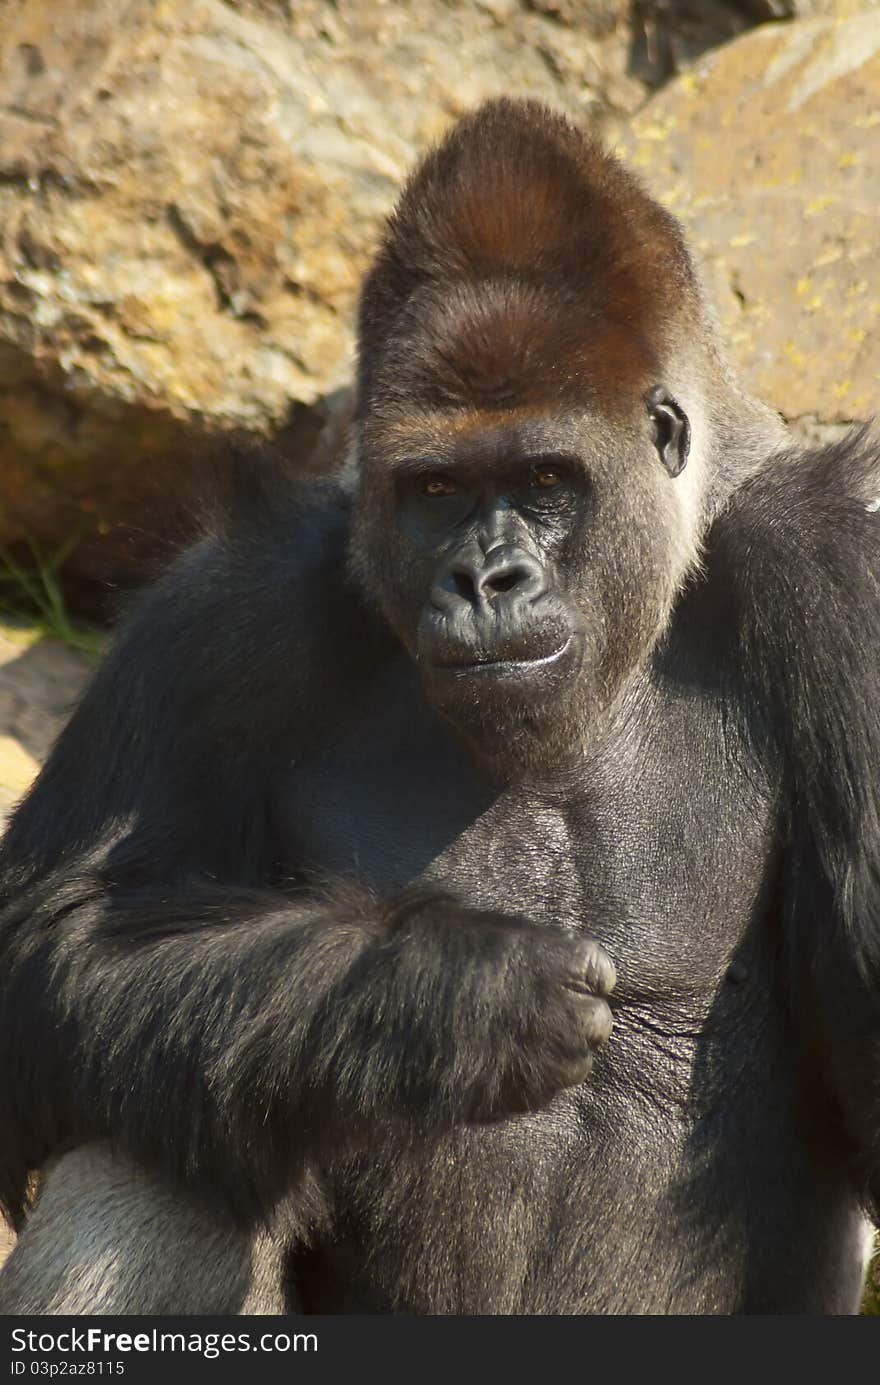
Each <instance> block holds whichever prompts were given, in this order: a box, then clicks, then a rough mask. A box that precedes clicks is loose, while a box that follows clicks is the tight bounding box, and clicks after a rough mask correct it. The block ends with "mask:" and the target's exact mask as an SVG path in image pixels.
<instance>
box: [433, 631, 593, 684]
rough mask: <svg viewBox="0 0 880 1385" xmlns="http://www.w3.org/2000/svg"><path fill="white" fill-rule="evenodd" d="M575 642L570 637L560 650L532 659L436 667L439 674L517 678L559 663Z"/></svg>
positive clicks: (474, 661) (484, 660)
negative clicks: (482, 674)
mask: <svg viewBox="0 0 880 1385" xmlns="http://www.w3.org/2000/svg"><path fill="white" fill-rule="evenodd" d="M573 641H574V636H573V635H569V636H568V638H567V639H566V640H564V641H563V643H562V644H561V645H560V646H559V648H558V649H554V650H552V651H551V652H550V653H549V654H540V655H537V656H536V657H535V658H531V659H510V658H503V659H493V658H490V657H487V658H481V659H466V660H457V661H455V662H454V663H439V664H435V665H434V669H435V670H436V672H438V673H464V674H470V673H477V674H480V673H488V674H490V675H494V676H495V677H505V676H507V675H513V676H516V675H517V674H522V673H537V672H538V671H539V670H541V669H544V668H550V667H551V665H553V664H555V663H558V662H559V660H560V659H563V658H564V657H565V655H566V654H567V653H568V651H569V649H570V648H571V645H572V643H573Z"/></svg>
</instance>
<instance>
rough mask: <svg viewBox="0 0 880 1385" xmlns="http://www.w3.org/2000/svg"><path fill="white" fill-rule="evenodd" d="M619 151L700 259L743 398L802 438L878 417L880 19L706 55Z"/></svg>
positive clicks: (811, 29) (795, 32) (766, 38)
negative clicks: (771, 411) (746, 394)
mask: <svg viewBox="0 0 880 1385" xmlns="http://www.w3.org/2000/svg"><path fill="white" fill-rule="evenodd" d="M621 152H622V153H623V154H624V156H626V157H629V158H630V159H631V160H632V161H633V163H634V164H635V166H636V167H637V168H638V169H639V170H640V171H641V172H642V174H643V176H644V177H645V179H646V181H647V183H648V184H649V185H650V187H651V189H652V191H653V192H654V193H656V194H657V195H658V196H659V197H660V198H661V199H662V200H663V201H664V202H665V203H666V205H667V206H669V207H670V208H671V210H672V211H674V212H675V213H676V214H677V215H678V216H680V217H681V219H682V221H683V222H684V224H685V226H686V228H687V230H688V232H689V234H690V235H691V237H692V238H693V240H694V242H695V244H696V245H697V247H698V249H699V251H700V252H701V255H702V258H703V261H704V265H705V267H706V269H707V272H708V279H709V283H710V288H711V289H712V291H713V295H714V298H715V301H716V304H717V306H718V308H719V311H720V315H721V318H722V322H723V326H724V330H725V335H726V338H727V341H728V343H729V344H730V346H731V348H732V354H733V357H734V359H735V361H736V363H737V365H738V366H739V368H740V369H741V370H742V372H743V374H744V376H745V379H746V381H747V383H748V385H749V387H750V388H751V389H752V390H754V391H755V392H756V393H757V394H759V395H760V396H761V397H762V398H764V399H765V400H766V401H767V402H768V403H770V404H772V405H773V406H774V407H775V408H777V409H779V410H780V411H781V412H782V413H783V414H784V415H785V416H786V418H788V419H789V420H792V421H795V422H796V423H798V424H799V425H800V427H801V428H802V430H803V431H805V432H806V433H808V434H818V435H819V436H827V435H828V434H829V430H833V429H834V428H835V427H837V426H841V425H844V424H848V423H850V422H851V421H853V420H860V419H863V418H865V417H867V416H869V415H870V414H872V413H873V412H874V411H876V410H877V408H878V406H880V254H878V219H877V208H878V205H880V10H877V9H871V10H868V11H865V12H864V13H861V14H858V13H857V14H855V15H854V16H853V17H851V18H843V19H841V18H832V19H827V18H818V19H803V20H797V21H795V22H794V23H793V24H791V25H772V26H767V27H763V28H760V29H757V30H755V31H754V32H752V33H750V34H747V35H745V36H743V37H742V38H739V39H736V40H735V41H734V42H733V43H731V44H729V45H728V46H727V47H725V48H722V49H720V50H717V51H715V52H713V53H711V54H708V55H706V56H704V57H703V58H702V59H701V60H700V61H699V62H698V63H697V64H696V65H695V66H694V67H693V68H691V69H690V70H689V71H688V72H686V73H685V74H684V75H682V76H681V77H680V78H678V79H677V80H676V81H675V82H673V83H672V84H670V86H669V87H668V88H666V89H665V90H664V91H663V92H661V93H659V94H658V95H656V96H655V97H653V98H652V100H651V101H650V102H649V103H648V104H647V105H646V107H645V108H644V109H643V110H642V111H641V112H640V113H639V115H638V117H637V118H636V120H635V121H634V122H633V125H632V129H631V131H630V132H629V133H628V134H625V135H624V136H623V137H622V139H621Z"/></svg>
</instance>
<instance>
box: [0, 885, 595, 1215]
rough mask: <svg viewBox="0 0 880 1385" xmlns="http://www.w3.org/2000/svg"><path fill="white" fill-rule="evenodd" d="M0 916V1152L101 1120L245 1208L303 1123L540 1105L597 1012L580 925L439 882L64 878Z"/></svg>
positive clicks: (263, 1196) (304, 1135) (291, 1174)
mask: <svg viewBox="0 0 880 1385" xmlns="http://www.w3.org/2000/svg"><path fill="white" fill-rule="evenodd" d="M4 933H5V947H4V949H3V951H4V957H5V962H6V969H7V970H6V981H5V985H4V994H5V1005H6V1010H7V1018H6V1021H5V1022H4V1024H3V1026H2V1033H3V1036H4V1047H3V1052H2V1054H0V1070H2V1072H3V1073H4V1086H5V1092H6V1094H5V1098H4V1105H5V1106H6V1112H5V1119H4V1129H5V1130H6V1131H7V1132H9V1136H10V1143H11V1146H12V1158H13V1160H14V1159H15V1158H16V1154H17V1156H18V1160H19V1162H20V1165H21V1167H27V1166H28V1165H30V1166H33V1165H34V1164H38V1163H40V1162H41V1160H42V1158H43V1157H44V1155H45V1154H47V1153H48V1152H50V1151H51V1150H52V1149H54V1148H55V1147H57V1145H58V1144H59V1142H60V1141H71V1140H72V1141H76V1142H80V1141H83V1140H86V1139H92V1138H96V1137H97V1138H100V1137H103V1136H110V1137H112V1138H113V1139H114V1140H115V1141H116V1142H117V1143H118V1144H119V1146H120V1147H122V1148H124V1149H125V1150H126V1151H127V1152H128V1153H129V1154H130V1155H132V1156H133V1157H134V1158H135V1159H136V1160H139V1161H141V1162H143V1163H144V1164H145V1165H147V1166H148V1167H152V1168H155V1169H158V1170H160V1171H161V1173H162V1174H163V1175H165V1176H166V1177H167V1178H168V1179H169V1180H173V1181H175V1182H177V1183H181V1184H183V1185H186V1186H189V1187H191V1188H193V1189H195V1190H196V1191H197V1192H198V1193H199V1194H200V1196H201V1197H202V1198H205V1197H206V1196H207V1198H208V1199H209V1200H210V1201H211V1202H212V1203H214V1204H215V1205H216V1206H217V1207H218V1208H219V1209H222V1210H224V1211H226V1212H231V1213H232V1214H233V1215H235V1216H236V1217H238V1218H243V1219H251V1218H253V1217H255V1216H259V1215H260V1214H261V1213H263V1212H265V1211H266V1210H268V1209H269V1208H270V1207H271V1206H272V1205H273V1204H274V1203H275V1202H276V1201H277V1199H278V1198H279V1197H280V1196H281V1195H282V1194H283V1193H284V1192H285V1190H286V1189H287V1188H289V1187H290V1185H291V1183H292V1181H293V1180H294V1179H295V1177H296V1175H297V1172H298V1169H299V1168H300V1167H301V1163H302V1160H303V1159H304V1158H305V1157H306V1156H309V1155H314V1154H315V1153H316V1152H317V1151H318V1150H319V1149H320V1148H321V1146H322V1144H323V1143H324V1142H332V1143H333V1144H334V1145H335V1146H338V1145H339V1144H341V1143H344V1142H345V1141H346V1140H351V1139H356V1138H357V1137H358V1135H359V1134H360V1133H361V1132H362V1130H363V1129H365V1128H366V1129H371V1130H375V1128H376V1125H377V1124H381V1123H383V1122H384V1123H385V1124H388V1123H389V1121H390V1122H391V1123H394V1122H395V1121H396V1120H406V1121H409V1122H414V1123H416V1124H417V1125H419V1126H420V1127H422V1128H425V1129H431V1128H435V1127H437V1126H443V1125H447V1124H449V1123H452V1122H455V1121H457V1120H472V1119H485V1118H492V1117H494V1116H497V1115H499V1114H506V1113H509V1112H511V1111H514V1110H518V1109H528V1108H531V1107H533V1106H537V1105H540V1104H542V1103H543V1102H545V1101H546V1100H548V1099H549V1097H550V1096H552V1095H553V1093H554V1092H555V1091H557V1090H558V1089H559V1088H560V1087H561V1086H564V1085H567V1084H569V1083H571V1082H574V1081H579V1080H582V1079H583V1077H584V1076H586V1073H587V1071H588V1070H589V1066H590V1063H591V1054H592V1050H593V1048H594V1047H595V1045H596V1044H598V1043H601V1042H602V1041H603V1040H604V1038H606V1037H607V1033H608V1031H609V1029H610V1016H609V1013H608V1010H607V1006H606V1005H605V1003H604V1001H602V1000H601V999H598V998H597V995H596V993H597V992H599V993H601V992H603V991H606V990H607V989H609V988H610V986H611V985H612V984H613V968H611V967H610V964H609V963H608V961H607V959H606V958H605V957H604V954H602V953H601V950H600V949H598V948H597V947H596V945H595V944H592V943H590V942H589V941H587V940H584V939H581V938H579V937H577V936H575V935H572V934H570V933H567V932H563V931H562V930H557V929H548V928H540V929H539V928H534V927H532V926H531V925H529V924H528V923H526V922H524V921H523V920H518V919H505V918H503V917H501V916H496V915H492V914H483V913H478V912H472V911H467V910H463V909H462V908H461V907H460V906H459V905H457V904H456V903H455V902H454V901H451V900H448V899H446V898H444V897H441V896H432V897H416V896H410V897H406V896H403V897H401V898H400V899H399V900H398V901H397V902H396V904H395V905H390V904H385V903H382V902H380V901H378V900H376V899H374V898H373V897H372V896H369V895H367V894H364V893H360V892H356V891H355V890H353V889H352V890H342V891H340V892H338V893H337V894H336V895H335V896H333V897H328V898H326V899H324V900H311V901H309V900H306V899H303V898H296V897H294V898H291V897H288V896H286V895H283V894H280V893H272V892H268V891H264V892H260V891H247V890H229V889H220V888H217V887H211V886H201V887H197V886H192V887H190V888H188V889H179V890H177V891H176V892H173V893H172V892H171V891H170V890H169V889H162V888H160V887H149V888H144V887H139V888H136V889H134V888H127V889H126V888H123V889H118V888H117V889H114V888H109V887H108V886H107V884H106V882H104V881H102V880H101V878H100V877H99V876H97V875H92V876H88V875H66V877H64V878H62V879H57V880H55V881H54V882H53V881H50V882H47V883H46V884H44V885H43V886H42V887H41V888H40V889H39V890H38V891H36V892H32V893H30V894H28V895H26V896H24V897H23V898H21V899H20V900H18V901H17V902H16V903H15V904H14V906H13V907H11V908H10V909H8V911H7V917H6V919H5V921H4ZM47 1035H51V1036H52V1037H51V1042H47V1041H46V1036H47ZM16 1146H18V1148H17V1149H16ZM5 1157H8V1156H5ZM6 1181H8V1180H6Z"/></svg>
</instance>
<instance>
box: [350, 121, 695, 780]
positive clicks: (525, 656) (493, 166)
mask: <svg viewBox="0 0 880 1385" xmlns="http://www.w3.org/2000/svg"><path fill="white" fill-rule="evenodd" d="M697 311H698V291H697V288H696V282H695V279H694V271H693V268H692V265H691V263H690V260H689V257H688V254H687V251H686V249H685V245H684V241H683V239H682V235H681V232H680V230H679V227H678V225H677V224H676V223H675V222H674V221H673V219H672V218H671V217H670V216H669V215H668V214H667V213H666V212H665V211H663V210H662V209H661V208H660V207H659V206H658V205H657V204H656V203H654V202H653V201H652V200H651V199H650V198H648V197H647V195H646V194H645V193H644V192H643V190H642V189H641V187H640V186H639V184H638V183H637V182H635V180H634V179H633V178H632V177H631V176H630V175H629V174H628V173H627V172H626V171H625V170H624V169H623V168H622V167H621V166H620V165H619V164H618V163H616V162H615V161H614V160H613V159H612V158H610V157H609V156H608V155H606V154H605V153H604V152H603V151H602V150H601V149H599V148H598V147H597V146H596V145H595V144H593V143H592V142H591V141H590V140H588V139H587V138H586V137H585V136H583V135H582V134H581V133H579V132H578V131H577V130H576V129H575V128H574V127H573V126H571V125H569V124H568V123H567V122H566V121H564V120H563V119H561V118H559V117H557V116H554V115H552V114H551V113H549V112H548V111H545V110H544V109H543V108H541V107H536V106H535V105H533V104H531V103H513V102H508V101H498V102H491V103H489V104H488V105H486V106H484V107H482V108H481V109H480V110H479V111H477V112H476V113H475V114H474V115H472V116H469V117H467V118H466V119H465V120H463V121H462V122H461V123H460V124H459V125H458V126H457V127H456V129H455V130H454V131H453V132H452V134H451V135H450V136H449V137H448V138H447V139H446V140H445V142H444V143H443V144H441V145H440V147H439V148H438V149H436V150H435V151H434V152H433V153H431V154H430V155H429V156H428V157H427V159H426V160H425V161H424V163H423V164H422V165H421V167H420V168H419V169H418V170H417V171H416V173H415V174H414V176H413V177H412V179H411V180H410V182H409V183H408V185H407V187H406V188H405V190H404V192H403V195H402V197H401V200H400V203H399V206H398V208H397V210H396V212H395V214H394V216H393V217H392V218H391V221H390V223H389V227H388V230H387V233H386V236H385V240H384V242H383V244H382V246H381V248H380V251H379V254H378V256H377V259H376V262H375V264H374V266H373V269H372V271H371V273H370V274H369V276H368V278H367V281H366V284H365V287H364V292H363V298H362V304H361V319H360V371H359V404H358V442H359V461H360V490H359V495H358V497H357V504H356V510H355V521H354V533H353V549H352V552H353V559H354V563H355V566H356V569H357V572H358V575H359V579H360V580H361V581H362V582H364V583H366V585H367V587H368V589H369V590H370V591H371V592H372V594H373V595H374V596H375V597H376V598H377V599H378V601H379V603H380V604H381V607H382V609H383V611H384V613H385V615H386V617H387V619H388V621H389V622H390V623H391V625H392V627H393V629H394V630H395V631H396V633H397V634H398V636H399V637H400V639H401V640H402V641H403V643H404V645H405V646H406V648H407V650H408V651H409V652H410V654H411V656H412V657H413V659H415V660H416V661H417V664H418V667H419V669H420V671H421V675H422V678H423V681H424V687H425V691H426V694H427V696H428V698H429V700H430V701H431V703H432V704H433V705H434V706H435V707H436V708H437V709H438V710H440V711H441V712H442V713H443V714H444V715H445V716H446V717H448V718H449V719H450V720H451V721H452V722H453V723H455V724H456V725H457V726H458V727H459V729H460V730H461V731H462V732H463V733H464V734H465V735H466V736H467V738H468V740H469V741H470V742H471V743H472V744H473V745H474V746H475V747H476V748H477V749H478V751H479V752H480V753H481V754H482V755H483V756H484V757H486V758H488V759H489V760H491V761H492V762H494V763H495V764H496V766H498V767H499V768H500V769H502V770H503V771H504V772H506V773H516V772H517V771H518V770H523V771H525V770H528V769H529V768H532V767H534V766H535V765H542V764H547V763H550V762H552V761H555V760H557V759H558V758H559V757H561V756H566V755H568V754H570V753H571V751H572V750H573V749H574V748H575V747H577V746H578V745H580V744H582V743H583V742H584V741H585V740H587V739H588V738H589V735H590V732H591V729H592V728H593V727H595V726H596V725H597V724H598V722H599V719H600V718H601V716H602V714H603V713H604V712H605V711H606V710H607V709H608V708H609V707H610V706H611V705H612V704H613V703H614V701H615V699H616V698H617V697H618V696H619V694H620V693H621V691H622V690H623V689H624V688H625V687H626V685H627V684H628V682H629V681H630V680H631V678H632V676H633V674H634V673H635V672H636V671H637V670H638V669H639V668H641V667H643V666H644V664H645V661H646V660H647V659H648V657H649V655H650V653H651V651H652V649H653V648H654V646H655V644H656V642H657V640H658V638H659V636H660V634H661V633H662V631H663V629H664V626H665V624H666V622H667V620H668V618H669V614H670V611H671V609H672V605H673V602H674V600H675V598H676V594H677V593H678V591H679V590H680V588H681V585H682V583H683V581H684V579H685V577H686V575H687V573H688V571H689V569H690V568H691V567H692V566H693V564H694V563H695V562H696V561H697V557H698V552H699V544H700V537H701V534H702V532H703V530H704V528H705V521H706V497H705V490H706V485H705V466H704V464H703V451H704V448H703V436H702V435H703V432H704V428H703V425H702V424H701V422H700V418H701V388H702V385H701V382H700V380H699V377H697V378H696V379H695V378H691V377H692V375H693V372H692V371H691V370H690V368H689V367H688V366H687V362H689V361H690V360H691V359H692V355H693V353H692V352H691V350H690V348H689V345H688V342H687V332H688V329H689V326H692V324H693V321H694V317H695V313H696V312H697Z"/></svg>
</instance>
